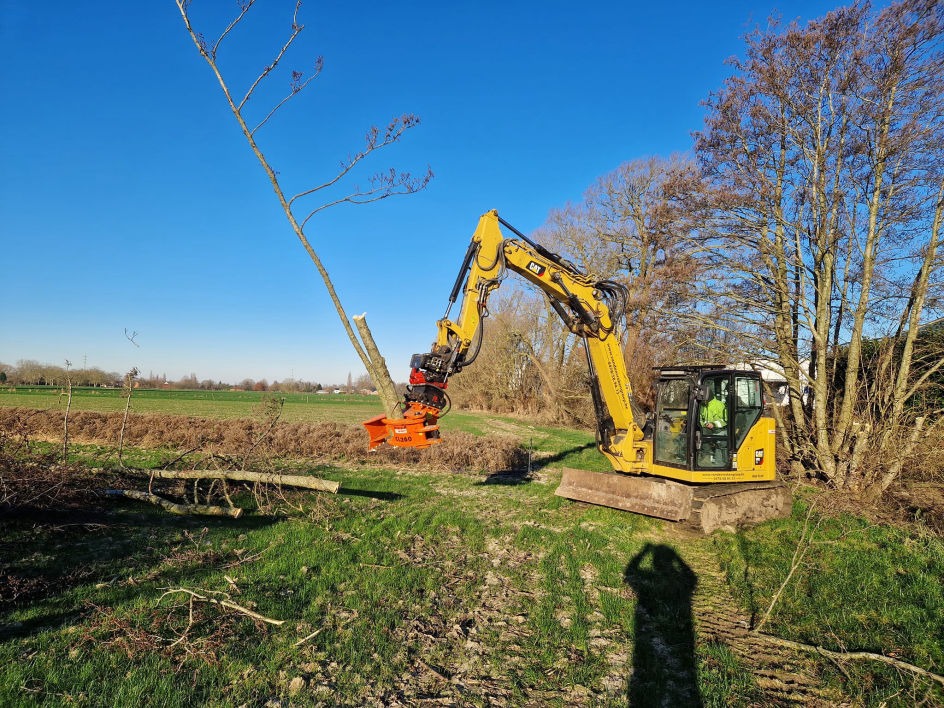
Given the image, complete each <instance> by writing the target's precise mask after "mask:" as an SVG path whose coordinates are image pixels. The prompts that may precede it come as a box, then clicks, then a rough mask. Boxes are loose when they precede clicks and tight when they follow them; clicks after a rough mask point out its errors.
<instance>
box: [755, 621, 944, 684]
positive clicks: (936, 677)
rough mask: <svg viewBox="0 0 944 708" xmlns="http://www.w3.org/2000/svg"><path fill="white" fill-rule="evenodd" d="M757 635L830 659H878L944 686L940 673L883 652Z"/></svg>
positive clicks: (766, 639) (773, 642) (772, 641)
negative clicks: (849, 649) (842, 648)
mask: <svg viewBox="0 0 944 708" xmlns="http://www.w3.org/2000/svg"><path fill="white" fill-rule="evenodd" d="M754 634H755V635H756V636H758V637H762V638H763V639H764V641H767V642H770V643H771V644H779V645H780V646H783V647H788V648H790V649H797V650H800V651H808V652H815V653H817V654H822V655H823V656H828V657H829V658H831V659H836V660H839V661H847V660H853V659H867V660H869V661H879V662H881V663H883V664H888V665H889V666H894V667H895V668H896V669H902V670H904V671H909V672H911V673H913V674H917V675H918V676H923V677H924V678H927V679H930V680H932V681H936V682H937V683H939V684H941V685H942V686H944V676H941V675H940V674H935V673H933V672H931V671H928V670H927V669H922V668H921V667H920V666H915V665H914V664H909V663H908V662H907V661H902V660H901V659H895V658H894V657H891V656H885V655H884V654H876V653H874V652H871V651H833V650H832V649H824V648H823V647H820V646H816V645H815V644H804V643H803V642H794V641H792V640H790V639H781V638H780V637H774V636H772V635H770V634H764V633H762V632H754Z"/></svg>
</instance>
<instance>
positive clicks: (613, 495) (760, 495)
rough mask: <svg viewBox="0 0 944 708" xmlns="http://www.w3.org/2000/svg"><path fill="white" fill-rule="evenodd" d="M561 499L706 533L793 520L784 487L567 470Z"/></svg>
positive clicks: (780, 484)
mask: <svg viewBox="0 0 944 708" xmlns="http://www.w3.org/2000/svg"><path fill="white" fill-rule="evenodd" d="M555 494H557V496H559V497H565V498H567V499H573V500H575V501H582V502H587V503H589V504H598V505H600V506H609V507H612V508H614V509H622V510H623V511H632V512H634V513H636V514H644V515H646V516H654V517H656V518H659V519H668V520H669V521H682V522H684V523H685V526H687V527H689V528H693V529H695V530H697V531H700V532H702V533H711V532H712V531H715V530H717V529H724V530H727V531H733V530H735V529H737V528H741V527H744V526H751V525H753V524H759V523H762V522H764V521H769V520H771V519H782V518H786V517H787V516H789V515H790V511H791V507H792V505H791V496H790V490H789V489H788V488H787V486H786V485H785V484H784V483H783V482H778V481H773V482H738V483H720V484H702V485H688V484H682V483H680V482H675V481H672V480H668V479H660V478H657V477H636V476H631V475H625V474H618V473H615V472H588V471H586V470H575V469H571V468H564V475H563V478H562V479H561V484H560V486H559V487H558V488H557V491H556V492H555Z"/></svg>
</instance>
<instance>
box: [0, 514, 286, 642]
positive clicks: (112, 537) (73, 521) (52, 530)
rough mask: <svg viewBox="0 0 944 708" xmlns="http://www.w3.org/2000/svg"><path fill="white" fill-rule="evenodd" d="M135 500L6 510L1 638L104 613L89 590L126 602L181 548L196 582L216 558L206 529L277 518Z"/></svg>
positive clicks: (0, 521)
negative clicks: (185, 510)
mask: <svg viewBox="0 0 944 708" xmlns="http://www.w3.org/2000/svg"><path fill="white" fill-rule="evenodd" d="M132 505H133V502H131V503H128V504H125V503H121V504H116V505H115V506H114V507H113V508H107V509H50V508H43V509H39V508H16V509H9V508H7V509H4V510H3V513H0V539H2V541H0V643H2V642H5V641H8V640H11V639H18V638H23V637H28V636H31V635H34V634H38V633H41V632H43V631H46V630H53V629H56V628H59V627H62V626H66V625H70V624H75V623H77V622H80V621H82V620H83V619H84V618H86V617H88V616H90V615H91V614H94V613H96V612H98V611H100V610H99V608H97V607H96V605H95V604H93V602H92V601H91V599H89V596H95V595H101V596H103V597H104V596H107V600H104V602H105V604H108V605H115V604H117V603H121V602H124V601H127V600H128V599H130V598H132V597H133V596H135V595H137V594H139V593H140V592H141V591H142V588H145V587H148V584H147V583H146V582H144V584H141V576H147V575H149V574H151V573H153V571H154V569H155V568H156V567H159V566H160V564H161V563H162V562H164V560H165V559H166V558H167V557H168V554H171V553H174V552H179V551H185V552H189V553H191V554H193V555H194V562H193V563H192V565H190V566H189V567H188V566H182V567H177V568H176V570H175V572H176V574H177V578H178V579H179V580H183V579H186V580H187V581H189V582H195V581H197V580H199V579H200V578H202V577H204V576H206V575H207V574H208V573H211V572H213V563H209V562H206V561H210V560H213V558H212V557H211V556H212V554H213V551H211V550H205V549H206V548H207V547H205V546H203V545H202V543H203V537H204V535H206V534H208V533H212V532H213V531H216V530H222V531H225V532H226V533H230V532H236V533H237V534H238V533H242V532H246V531H252V530H255V529H260V528H264V527H266V526H269V525H271V524H273V523H276V522H277V521H278V520H277V519H275V518H272V517H262V516H251V515H249V516H244V517H242V518H240V519H219V518H213V517H205V516H200V517H195V516H171V515H168V514H166V513H164V512H160V511H156V510H154V511H152V510H147V509H137V508H133V506H132ZM181 535H183V537H184V540H181ZM205 555H206V557H204V556H205ZM201 561H203V562H201ZM135 576H138V580H135V579H134V577H135ZM86 589H87V590H86ZM73 591H77V592H73ZM83 597H84V598H85V599H83ZM97 601H98V600H97ZM24 610H27V611H29V612H28V613H27V614H28V615H30V616H28V617H27V618H25V619H22V620H19V621H14V620H13V617H12V616H11V614H10V613H12V612H16V611H24ZM33 612H35V614H33Z"/></svg>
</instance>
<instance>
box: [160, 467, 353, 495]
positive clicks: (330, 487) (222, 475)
mask: <svg viewBox="0 0 944 708" xmlns="http://www.w3.org/2000/svg"><path fill="white" fill-rule="evenodd" d="M153 475H154V477H155V478H156V479H225V480H227V481H229V482H255V483H258V484H276V485H281V486H283V487H302V488H304V489H314V490H317V491H319V492H329V493H331V494H337V491H338V489H339V488H340V487H341V483H340V482H332V481H330V480H327V479H321V478H320V477H308V476H306V475H300V474H271V473H268V472H250V471H248V470H154V472H153Z"/></svg>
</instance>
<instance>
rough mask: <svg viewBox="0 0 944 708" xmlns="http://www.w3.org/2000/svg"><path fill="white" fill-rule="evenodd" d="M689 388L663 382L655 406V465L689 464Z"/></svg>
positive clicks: (680, 383) (684, 382)
mask: <svg viewBox="0 0 944 708" xmlns="http://www.w3.org/2000/svg"><path fill="white" fill-rule="evenodd" d="M690 400H691V386H690V385H689V382H688V381H687V380H684V379H678V380H670V381H664V382H663V383H662V385H661V386H660V389H659V400H658V401H657V405H656V421H655V451H654V456H655V460H656V462H661V463H664V464H669V465H687V464H688V454H687V450H688V444H687V440H688V402H689V401H690Z"/></svg>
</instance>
